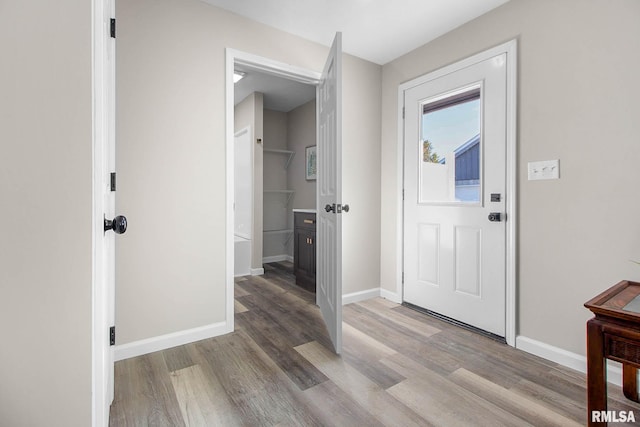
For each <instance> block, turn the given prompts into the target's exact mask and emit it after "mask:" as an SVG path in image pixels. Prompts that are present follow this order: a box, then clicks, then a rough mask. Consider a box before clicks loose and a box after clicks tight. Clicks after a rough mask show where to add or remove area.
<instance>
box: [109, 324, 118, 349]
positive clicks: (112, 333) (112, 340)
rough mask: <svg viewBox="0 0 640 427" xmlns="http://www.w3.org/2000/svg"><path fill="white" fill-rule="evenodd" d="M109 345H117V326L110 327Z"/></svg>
mask: <svg viewBox="0 0 640 427" xmlns="http://www.w3.org/2000/svg"><path fill="white" fill-rule="evenodd" d="M109 345H116V327H115V326H112V327H110V328H109Z"/></svg>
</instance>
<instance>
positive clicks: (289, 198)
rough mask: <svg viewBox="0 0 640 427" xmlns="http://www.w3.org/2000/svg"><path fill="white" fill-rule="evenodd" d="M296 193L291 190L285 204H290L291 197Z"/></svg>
mask: <svg viewBox="0 0 640 427" xmlns="http://www.w3.org/2000/svg"><path fill="white" fill-rule="evenodd" d="M294 194H295V193H293V192H291V193H289V196H288V197H287V203H285V206H289V202H291V198H292V197H293V195H294Z"/></svg>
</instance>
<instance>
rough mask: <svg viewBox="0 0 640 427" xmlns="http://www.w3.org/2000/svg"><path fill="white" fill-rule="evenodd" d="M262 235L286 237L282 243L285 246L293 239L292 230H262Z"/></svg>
mask: <svg viewBox="0 0 640 427" xmlns="http://www.w3.org/2000/svg"><path fill="white" fill-rule="evenodd" d="M262 233H263V234H265V235H268V236H275V235H286V236H287V239H286V240H285V242H284V244H285V246H286V245H288V244H289V242H290V241H291V238H292V237H293V230H264V231H263V232H262Z"/></svg>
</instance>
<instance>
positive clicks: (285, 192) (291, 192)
mask: <svg viewBox="0 0 640 427" xmlns="http://www.w3.org/2000/svg"><path fill="white" fill-rule="evenodd" d="M269 193H271V194H287V195H288V197H287V202H286V203H285V206H288V205H289V202H290V201H291V198H292V197H293V194H294V193H295V191H293V190H264V194H269Z"/></svg>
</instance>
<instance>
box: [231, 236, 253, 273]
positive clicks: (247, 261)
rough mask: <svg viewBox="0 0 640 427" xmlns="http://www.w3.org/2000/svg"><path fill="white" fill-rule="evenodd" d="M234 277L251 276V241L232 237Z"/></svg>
mask: <svg viewBox="0 0 640 427" xmlns="http://www.w3.org/2000/svg"><path fill="white" fill-rule="evenodd" d="M233 237H234V242H233V254H234V266H233V274H234V276H236V277H237V276H248V275H250V274H251V240H249V239H245V238H244V237H241V236H238V235H234V236H233Z"/></svg>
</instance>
